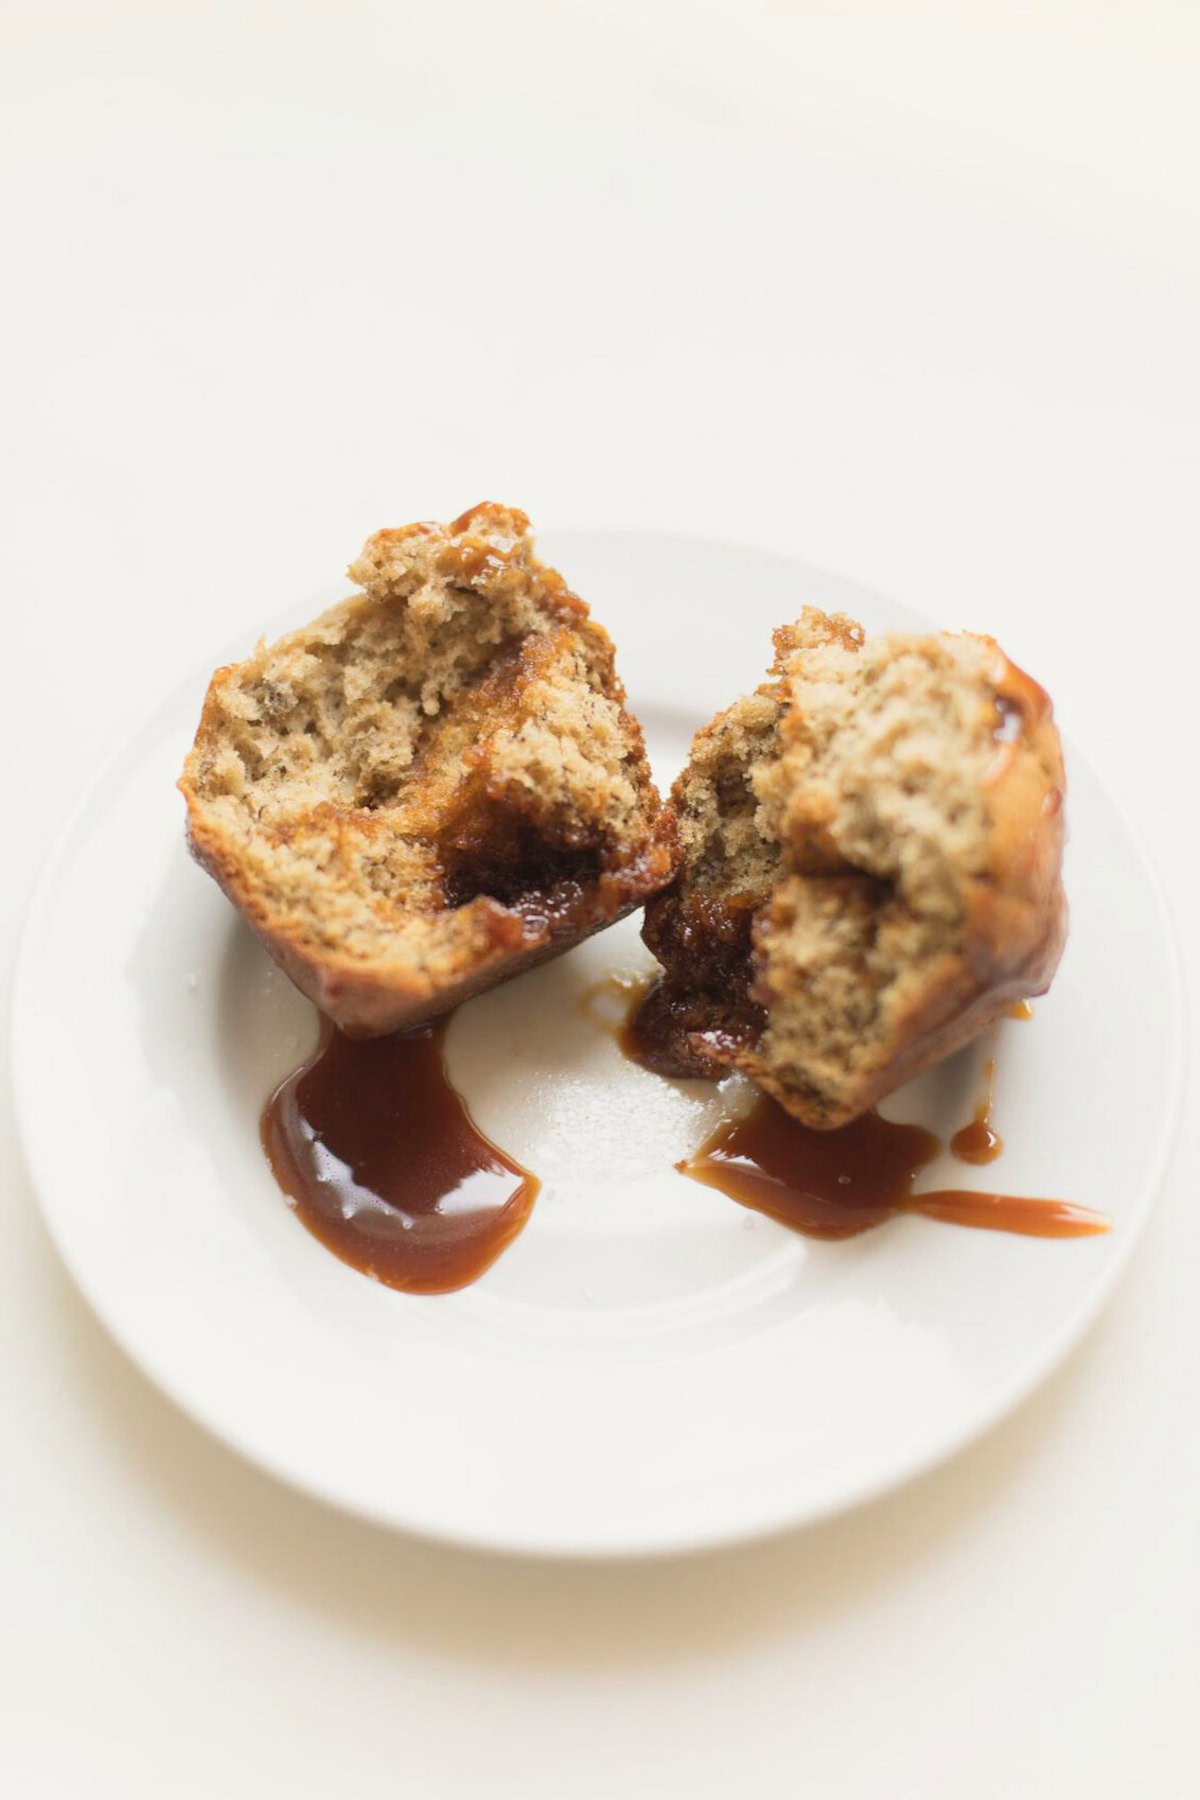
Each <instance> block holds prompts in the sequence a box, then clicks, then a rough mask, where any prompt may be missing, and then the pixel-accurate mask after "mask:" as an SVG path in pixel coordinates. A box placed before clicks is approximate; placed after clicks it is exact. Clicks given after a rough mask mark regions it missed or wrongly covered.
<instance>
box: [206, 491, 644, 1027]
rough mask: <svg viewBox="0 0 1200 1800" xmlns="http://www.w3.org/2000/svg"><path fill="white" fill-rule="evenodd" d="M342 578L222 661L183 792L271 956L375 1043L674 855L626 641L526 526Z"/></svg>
mask: <svg viewBox="0 0 1200 1800" xmlns="http://www.w3.org/2000/svg"><path fill="white" fill-rule="evenodd" d="M349 572H350V576H351V578H352V580H354V581H356V582H357V583H358V584H359V587H360V590H361V591H360V592H358V593H355V594H354V595H352V596H351V598H349V599H347V600H345V601H343V602H342V603H341V604H340V605H338V606H334V607H332V608H331V609H330V610H329V611H328V612H326V613H323V614H322V615H321V617H320V618H318V619H316V620H315V621H314V622H313V623H312V624H311V625H308V626H306V627H305V628H304V629H303V630H300V631H296V632H293V633H291V634H290V635H289V636H287V637H284V638H281V639H280V640H279V642H277V643H275V644H272V645H270V646H267V645H264V644H260V645H259V647H258V648H257V650H256V651H255V652H254V654H253V655H252V656H250V657H249V658H247V660H246V661H245V662H242V663H238V664H235V665H233V666H232V667H229V668H225V669H220V670H218V671H217V673H216V675H214V677H213V679H212V682H211V684H210V686H209V690H208V695H207V697H206V700H205V704H204V710H203V715H202V718H201V721H200V728H199V730H198V732H197V735H196V741H195V744H194V746H193V748H192V751H191V753H190V755H189V757H188V759H187V763H186V765H185V768H184V773H183V777H182V780H181V782H180V786H181V788H182V790H183V793H184V795H185V798H186V800H187V805H188V830H189V836H190V840H191V843H192V847H193V849H194V851H195V853H196V855H197V856H198V858H199V859H200V861H201V862H203V863H204V865H205V866H206V867H207V868H208V869H209V870H210V872H211V873H212V874H213V875H215V876H216V878H217V879H218V881H220V883H221V885H222V886H223V887H224V888H225V890H226V892H227V893H228V894H229V895H230V897H231V899H233V900H234V902H235V903H236V904H237V905H238V906H239V907H240V909H241V910H242V911H243V912H244V913H245V915H246V916H247V918H248V919H249V920H250V922H251V923H252V924H253V925H254V926H255V928H256V929H257V930H258V931H259V932H260V934H261V935H262V937H263V938H264V941H265V942H266V943H267V945H268V948H270V949H271V951H272V953H273V954H274V955H275V956H276V957H277V959H278V960H279V961H280V962H281V963H282V965H283V966H284V967H285V968H286V969H287V970H288V972H289V974H291V975H292V976H293V978H294V979H296V980H297V981H298V982H299V984H300V985H301V986H302V987H303V988H304V989H305V991H306V992H308V993H309V994H311V996H312V997H313V998H314V999H315V1000H316V1001H317V1003H318V1004H319V1005H321V1006H322V1007H323V1009H324V1010H325V1011H326V1012H327V1013H328V1014H329V1015H330V1016H331V1017H332V1018H333V1019H334V1020H335V1021H336V1022H337V1023H339V1024H340V1025H342V1026H343V1027H344V1028H345V1029H349V1030H356V1031H360V1032H379V1031H385V1030H395V1029H398V1028H400V1026H402V1025H413V1024H416V1023H419V1022H421V1021H422V1020H424V1019H425V1018H428V1017H432V1016H434V1014H435V1013H437V1012H440V1011H444V1010H445V1009H446V1007H447V1006H449V1005H452V1004H454V1003H455V1001H456V1000H458V999H460V998H462V997H464V995H465V994H466V993H469V992H474V991H477V990H478V989H479V988H480V987H483V986H487V985H490V984H491V982H492V981H493V980H496V979H500V978H501V977H502V976H503V975H505V974H508V973H511V972H513V971H514V970H515V968H517V967H520V966H523V965H524V964H525V963H527V962H529V961H532V960H534V959H535V958H536V957H538V956H541V955H544V954H547V953H549V952H550V951H552V950H556V949H562V948H566V947H567V946H568V944H569V943H571V942H575V941H577V940H578V939H579V938H580V937H581V936H583V935H585V934H586V932H588V931H590V930H594V929H596V928H597V927H598V926H599V925H602V924H605V923H608V922H610V921H611V920H612V919H614V918H617V917H619V916H620V915H621V914H622V913H624V912H627V911H629V910H630V909H631V908H632V907H633V906H635V905H637V904H638V903H639V902H640V901H641V900H642V899H643V898H644V897H645V896H646V894H648V893H649V892H652V891H653V890H654V889H655V888H656V887H658V886H660V885H661V884H662V881H663V879H664V878H665V875H666V872H667V870H668V868H669V854H668V851H667V849H666V847H665V844H664V842H663V841H662V838H661V832H662V821H661V817H660V808H659V802H658V796H657V794H656V792H655V789H654V786H653V783H652V781H651V778H650V773H649V768H648V765H647V762H646V757H645V751H644V746H643V742H642V735H641V731H640V729H639V727H638V725H637V723H636V721H635V720H634V719H633V718H632V717H631V716H630V714H629V712H628V711H627V709H626V706H625V696H624V690H623V689H622V687H621V684H620V681H619V679H618V677H617V674H616V670H615V666H614V656H613V648H612V644H611V642H610V640H609V638H608V636H607V634H606V633H605V632H604V631H603V630H602V629H601V627H600V626H599V625H597V624H596V623H595V622H594V621H593V620H592V619H591V618H590V617H589V614H588V610H587V607H586V606H585V604H584V603H583V601H582V600H580V599H579V598H578V596H576V595H575V594H573V593H572V592H571V591H570V589H569V588H568V587H567V585H566V583H565V581H564V580H563V578H562V576H561V575H559V574H558V573H557V572H556V571H555V570H553V569H550V568H547V567H546V566H545V565H544V564H542V563H541V562H540V561H539V559H538V557H537V555H536V553H535V551H534V549H533V544H532V539H531V536H530V531H529V522H528V520H527V519H526V517H525V515H524V514H523V513H520V512H517V511H515V510H512V509H509V508H506V507H501V506H496V505H492V504H485V505H483V506H479V507H476V508H474V509H472V510H471V511H470V512H468V513H464V514H463V515H462V517H461V518H459V519H457V520H455V521H454V523H453V524H452V525H449V526H440V525H434V524H416V525H408V526H404V527H401V528H399V529H395V530H389V531H380V532H377V533H376V534H375V536H374V537H372V538H370V539H369V540H368V542H367V543H366V544H365V546H364V547H363V550H362V552H361V554H360V555H359V557H358V558H357V559H356V561H355V562H354V563H353V564H352V565H351V568H350V571H349Z"/></svg>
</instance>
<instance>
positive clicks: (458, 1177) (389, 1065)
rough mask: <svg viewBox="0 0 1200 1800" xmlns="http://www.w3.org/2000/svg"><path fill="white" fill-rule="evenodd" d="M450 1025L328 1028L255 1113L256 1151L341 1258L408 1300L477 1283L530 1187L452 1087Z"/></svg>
mask: <svg viewBox="0 0 1200 1800" xmlns="http://www.w3.org/2000/svg"><path fill="white" fill-rule="evenodd" d="M444 1030H445V1025H444V1022H441V1023H439V1024H436V1025H433V1026H426V1027H424V1028H423V1029H421V1030H418V1031H413V1032H407V1033H403V1034H397V1035H396V1036H393V1037H383V1038H367V1039H354V1038H348V1037H345V1036H343V1034H342V1033H341V1032H340V1031H337V1030H335V1029H333V1027H331V1026H329V1025H325V1024H323V1026H322V1036H321V1042H320V1044H319V1045H318V1048H317V1050H316V1052H315V1053H314V1055H313V1056H312V1057H311V1058H310V1059H309V1061H308V1062H306V1063H304V1064H303V1065H302V1066H301V1067H300V1068H299V1069H297V1070H295V1071H294V1073H293V1074H291V1075H289V1076H288V1078H287V1080H286V1081H284V1082H283V1083H282V1085H281V1086H280V1087H278V1088H277V1089H276V1091H275V1092H274V1094H272V1096H271V1098H270V1100H269V1101H268V1102H267V1104H266V1107H265V1108H264V1109H263V1115H262V1141H263V1148H264V1149H265V1151H266V1153H267V1158H268V1161H269V1162H270V1164H271V1167H272V1169H273V1170H274V1173H275V1178H276V1180H277V1181H278V1183H279V1185H280V1187H281V1188H282V1189H283V1191H284V1193H285V1194H286V1195H287V1196H288V1198H289V1201H290V1203H291V1204H292V1205H293V1207H294V1209H295V1212H296V1215H297V1217H298V1218H299V1219H300V1220H301V1222H302V1223H303V1224H304V1225H306V1226H307V1227H308V1229H309V1231H311V1232H312V1234H313V1236H314V1237H316V1238H319V1239H320V1241H321V1243H323V1244H324V1245H325V1247H326V1248H327V1249H329V1250H332V1251H333V1253H334V1255H335V1256H339V1257H341V1259H342V1261H343V1262H346V1263H349V1264H350V1265H351V1266H352V1267H353V1268H356V1269H359V1270H361V1271H362V1272H363V1273H364V1274H366V1275H373V1276H374V1277H375V1278H376V1280H378V1281H381V1282H383V1283H384V1284H385V1285H386V1286H388V1287H393V1288H402V1289H403V1290H404V1291H405V1292H407V1293H410V1294H445V1293H449V1292H451V1291H452V1290H453V1289H455V1288H461V1287H466V1286H467V1284H468V1283H469V1282H472V1281H475V1280H476V1279H477V1278H478V1277H479V1276H480V1275H482V1274H483V1272H484V1270H485V1269H486V1268H488V1267H489V1265H490V1264H491V1263H493V1262H494V1261H495V1259H496V1258H497V1257H498V1256H499V1254H500V1252H501V1251H502V1250H503V1249H504V1248H505V1246H506V1245H508V1244H510V1243H511V1242H512V1240H513V1238H514V1237H516V1235H517V1233H518V1232H519V1231H520V1229H521V1227H522V1226H523V1225H524V1223H525V1221H526V1219H527V1218H528V1217H529V1212H530V1209H531V1207H532V1206H533V1202H534V1200H535V1198H536V1197H537V1192H538V1181H537V1178H536V1176H533V1175H531V1174H530V1173H529V1172H528V1170H526V1169H523V1168H521V1166H520V1164H519V1163H516V1162H514V1161H513V1160H512V1158H511V1157H510V1156H506V1155H505V1153H504V1151H503V1150H499V1149H497V1147H496V1145H495V1144H493V1143H491V1142H490V1141H489V1140H488V1139H487V1138H486V1137H484V1136H483V1134H482V1132H480V1131H479V1130H477V1129H476V1127H475V1124H474V1123H473V1121H472V1119H471V1116H470V1114H469V1113H468V1111H467V1109H466V1106H465V1105H464V1104H463V1101H462V1100H461V1098H460V1097H459V1095H458V1094H456V1093H455V1091H454V1089H453V1088H452V1087H451V1085H450V1082H449V1080H448V1078H447V1075H446V1068H445V1063H444V1060H443V1056H442V1037H443V1034H444Z"/></svg>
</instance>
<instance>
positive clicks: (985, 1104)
mask: <svg viewBox="0 0 1200 1800" xmlns="http://www.w3.org/2000/svg"><path fill="white" fill-rule="evenodd" d="M984 1081H985V1086H984V1090H983V1093H982V1094H981V1095H980V1097H979V1099H978V1100H977V1101H976V1102H975V1113H974V1116H973V1118H972V1119H971V1121H970V1123H969V1124H967V1125H962V1126H960V1127H959V1129H958V1130H957V1131H956V1132H955V1133H954V1136H953V1137H952V1138H951V1139H950V1149H951V1151H952V1153H953V1154H954V1155H955V1156H957V1158H958V1160H959V1162H965V1163H975V1164H976V1165H979V1164H982V1163H990V1162H995V1160H996V1158H997V1157H998V1156H999V1154H1000V1152H1001V1151H1002V1150H1003V1148H1004V1139H1003V1138H1002V1137H1001V1136H1000V1133H999V1132H998V1131H996V1130H995V1128H994V1127H993V1125H992V1106H993V1088H994V1086H995V1081H996V1064H995V1060H994V1059H993V1058H992V1057H989V1058H988V1060H987V1064H986V1066H985V1072H984Z"/></svg>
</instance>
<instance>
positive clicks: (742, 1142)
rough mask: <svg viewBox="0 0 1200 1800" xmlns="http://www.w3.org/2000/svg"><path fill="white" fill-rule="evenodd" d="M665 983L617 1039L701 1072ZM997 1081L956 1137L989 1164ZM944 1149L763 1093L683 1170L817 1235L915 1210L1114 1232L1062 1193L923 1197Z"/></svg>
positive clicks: (647, 1062)
mask: <svg viewBox="0 0 1200 1800" xmlns="http://www.w3.org/2000/svg"><path fill="white" fill-rule="evenodd" d="M664 985H665V984H663V985H660V984H658V983H657V982H656V981H655V980H653V979H650V980H648V981H646V982H644V983H642V984H641V986H640V987H639V988H638V989H636V990H635V992H634V996H633V1004H632V1005H631V1006H630V1008H629V1011H628V1013H627V1015H626V1018H625V1020H624V1023H623V1024H622V1025H621V1026H620V1027H619V1028H618V1031H617V1041H618V1043H619V1044H620V1045H621V1048H622V1050H623V1051H624V1052H625V1054H626V1056H628V1057H629V1058H630V1059H631V1060H632V1061H634V1062H637V1063H640V1064H641V1066H642V1067H643V1068H646V1069H649V1070H650V1071H651V1072H652V1073H654V1074H682V1073H696V1072H699V1071H698V1070H696V1069H694V1068H690V1069H683V1068H680V1067H677V1066H676V1055H675V1045H676V1043H677V1041H678V1039H679V1037H680V1035H681V1025H682V1030H683V1032H685V1033H686V1026H687V1021H682V1022H681V1021H680V1020H679V1019H678V1018H676V1017H674V1016H673V1013H672V1008H671V1004H670V1000H671V996H670V994H669V993H668V994H667V995H666V997H665V999H664V998H663V986H664ZM624 990H625V991H626V992H628V991H629V986H628V984H624ZM718 1072H719V1073H722V1074H723V1073H724V1072H725V1071H724V1070H719V1071H718ZM991 1076H992V1070H991V1065H990V1064H989V1073H988V1089H987V1093H986V1095H985V1096H984V1099H983V1100H982V1101H981V1103H980V1107H979V1108H977V1110H976V1117H975V1119H974V1120H973V1121H972V1123H971V1124H970V1125H967V1126H964V1127H963V1129H962V1130H961V1131H959V1132H956V1133H955V1137H954V1141H953V1143H952V1148H953V1149H954V1150H955V1154H956V1155H958V1156H960V1157H963V1159H964V1160H966V1161H977V1162H991V1161H992V1160H993V1158H994V1157H996V1156H998V1155H999V1153H1000V1151H1001V1149H1002V1148H1003V1143H1002V1140H1001V1139H1000V1138H999V1136H998V1135H997V1134H996V1133H995V1132H993V1131H992V1129H991V1104H992V1101H991ZM940 1149H941V1142H940V1140H939V1139H938V1138H936V1137H935V1136H934V1134H933V1133H932V1132H931V1131H926V1130H925V1129H924V1128H923V1127H922V1126H920V1125H897V1124H894V1123H893V1122H892V1121H891V1120H890V1119H885V1118H882V1117H881V1115H880V1114H879V1113H877V1112H874V1111H872V1112H869V1113H865V1114H864V1115H863V1116H862V1117H861V1118H858V1119H855V1120H854V1121H853V1122H852V1123H851V1124H849V1125H844V1126H842V1128H841V1129H840V1130H838V1131H814V1130H812V1129H811V1128H810V1127H808V1126H805V1125H801V1124H800V1122H799V1120H797V1119H793V1118H792V1117H791V1115H790V1114H789V1113H786V1112H785V1111H784V1109H783V1108H782V1107H781V1106H780V1105H779V1104H778V1102H777V1101H775V1100H773V1099H771V1098H770V1096H769V1095H767V1094H760V1095H759V1097H758V1099H757V1101H756V1102H755V1104H754V1107H753V1109H752V1110H751V1112H750V1113H749V1114H748V1115H747V1116H746V1117H745V1118H742V1119H736V1120H734V1121H732V1122H728V1121H727V1122H726V1123H725V1124H723V1125H721V1126H719V1127H718V1128H717V1130H716V1131H715V1132H714V1133H713V1135H712V1136H711V1137H710V1138H709V1139H708V1140H707V1141H706V1142H705V1143H704V1144H702V1145H701V1147H700V1149H699V1150H697V1151H696V1153H695V1154H694V1155H693V1156H690V1157H687V1158H686V1159H685V1160H684V1161H683V1162H680V1163H677V1164H676V1165H675V1166H676V1168H677V1169H679V1170H680V1172H681V1173H682V1174H684V1175H688V1176H690V1177H691V1178H692V1180H693V1181H699V1182H702V1183H703V1184H704V1185H705V1186H706V1187H712V1188H716V1189H718V1190H719V1191H720V1192H721V1193H723V1194H727V1195H728V1196H729V1197H730V1199H732V1200H737V1201H738V1202H740V1204H741V1205H743V1206H749V1207H752V1208H753V1209H754V1210H755V1211H756V1212H762V1213H766V1214H767V1215H768V1217H770V1218H772V1219H776V1220H778V1221H779V1223H780V1224H782V1225H788V1226H790V1227H791V1228H792V1229H793V1230H794V1231H802V1232H805V1233H806V1234H807V1235H808V1236H810V1237H822V1238H846V1237H856V1236H857V1235H858V1233H859V1232H861V1231H868V1230H870V1228H871V1227H872V1226H873V1225H881V1224H882V1223H883V1222H884V1220H885V1219H890V1218H893V1217H894V1216H895V1215H896V1214H897V1213H914V1212H915V1213H922V1214H924V1215H925V1217H927V1218H931V1219H945V1220H947V1221H948V1222H950V1223H952V1224H955V1225H973V1226H981V1227H986V1228H987V1229H988V1230H991V1231H1011V1232H1018V1233H1021V1234H1022V1235H1024V1236H1027V1237H1089V1236H1091V1235H1093V1234H1094V1233H1097V1232H1102V1231H1107V1230H1108V1229H1109V1221H1108V1220H1107V1219H1106V1218H1105V1216H1104V1214H1103V1213H1097V1212H1091V1211H1089V1210H1088V1208H1086V1207H1083V1206H1074V1205H1072V1204H1070V1203H1069V1202H1067V1201H1063V1200H1039V1199H1022V1198H1019V1197H1017V1196H1016V1195H1012V1194H990V1193H974V1192H972V1191H970V1190H969V1189H966V1188H943V1189H938V1190H937V1191H936V1192H933V1193H925V1194H914V1193H913V1183H914V1182H915V1180H916V1178H917V1176H918V1175H919V1174H920V1172H921V1170H922V1169H924V1168H926V1167H927V1166H928V1164H929V1163H931V1162H932V1161H933V1160H934V1158H935V1157H936V1156H937V1154H938V1152H939V1150H940ZM968 1152H969V1153H971V1154H968Z"/></svg>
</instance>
